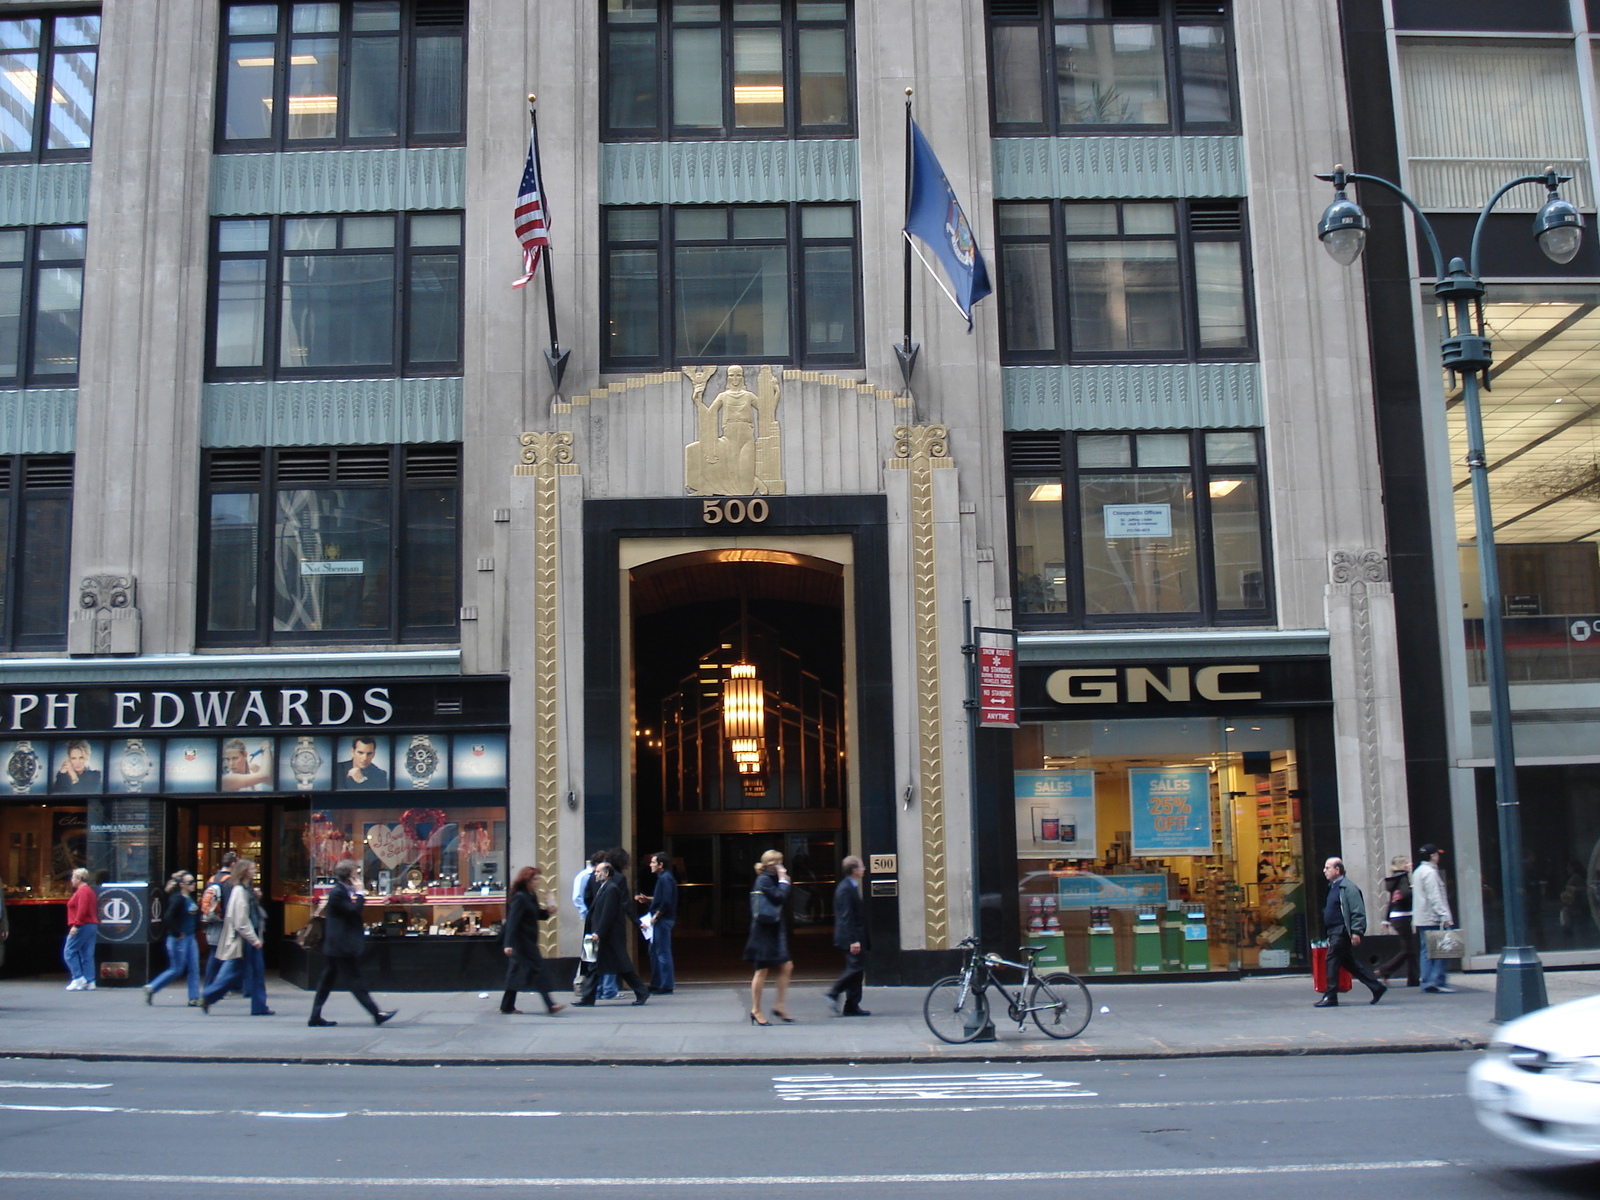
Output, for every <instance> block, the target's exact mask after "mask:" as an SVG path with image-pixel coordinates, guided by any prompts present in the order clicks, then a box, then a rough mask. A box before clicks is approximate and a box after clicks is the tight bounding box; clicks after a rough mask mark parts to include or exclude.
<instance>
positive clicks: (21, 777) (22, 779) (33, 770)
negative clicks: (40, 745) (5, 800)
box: [6, 742, 41, 796]
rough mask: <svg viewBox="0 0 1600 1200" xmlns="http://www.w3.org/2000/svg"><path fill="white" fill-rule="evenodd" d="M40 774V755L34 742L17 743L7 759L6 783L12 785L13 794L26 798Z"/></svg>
mask: <svg viewBox="0 0 1600 1200" xmlns="http://www.w3.org/2000/svg"><path fill="white" fill-rule="evenodd" d="M40 772H41V766H40V763H39V755H38V753H37V752H36V751H35V750H34V748H33V743H32V742H17V743H16V744H15V745H13V746H12V749H11V754H10V756H9V757H8V758H7V759H6V782H7V783H9V784H10V785H11V791H12V792H13V794H15V795H18V796H26V795H27V794H28V793H29V792H31V791H33V785H34V784H35V783H37V782H38V779H39V775H40Z"/></svg>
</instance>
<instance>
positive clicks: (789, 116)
mask: <svg viewBox="0 0 1600 1200" xmlns="http://www.w3.org/2000/svg"><path fill="white" fill-rule="evenodd" d="M715 2H717V3H720V5H721V15H720V16H719V17H718V18H717V20H716V21H710V20H703V21H680V22H674V21H673V19H672V3H671V0H659V3H658V5H657V9H656V20H655V24H654V25H653V26H652V25H650V24H649V23H648V22H642V21H641V22H615V23H614V22H612V21H610V20H609V19H608V18H607V8H606V4H605V0H601V3H600V140H601V142H603V143H604V142H663V141H666V142H704V141H773V140H784V139H790V138H807V139H811V138H853V137H855V136H857V121H858V114H857V104H856V66H855V59H856V41H855V15H856V14H855V9H856V0H842V3H843V4H844V6H845V15H844V17H843V19H842V20H811V21H803V20H801V19H800V17H799V15H798V13H797V11H796V9H795V3H794V0H776V2H777V3H779V4H780V6H781V9H782V11H781V12H780V13H779V16H778V19H777V20H762V21H739V22H735V21H734V19H733V9H734V5H735V2H736V0H715ZM643 28H653V29H654V30H655V36H656V48H655V59H656V76H655V82H656V97H657V101H656V103H657V114H656V123H655V126H654V127H653V128H633V129H613V128H612V125H611V31H612V30H613V29H620V30H631V29H643ZM675 28H681V29H693V28H698V29H711V28H717V29H720V30H721V33H722V49H721V62H722V64H723V70H724V74H723V86H722V125H721V127H720V128H713V127H711V126H685V125H675V124H673V121H672V87H673V78H674V63H673V53H672V31H673V30H674V29H675ZM735 28H738V29H773V28H776V29H780V30H781V31H782V36H783V80H784V84H783V86H784V120H783V123H782V124H781V125H775V126H769V127H765V128H757V129H740V128H739V127H738V126H737V125H736V123H735V119H734V102H733V73H732V69H733V61H734V59H733V39H734V30H735ZM824 29H827V30H832V29H838V30H842V31H843V33H844V67H845V93H846V96H847V99H848V104H849V115H848V116H847V118H846V119H845V121H844V122H843V123H841V124H837V125H805V124H802V123H801V120H800V100H799V96H800V50H799V46H800V36H799V35H800V31H801V30H824ZM791 97H793V99H791Z"/></svg>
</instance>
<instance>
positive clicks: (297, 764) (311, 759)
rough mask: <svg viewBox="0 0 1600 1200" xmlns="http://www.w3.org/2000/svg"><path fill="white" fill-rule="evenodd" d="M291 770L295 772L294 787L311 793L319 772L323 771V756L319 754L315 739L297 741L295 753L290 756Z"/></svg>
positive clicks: (304, 738)
mask: <svg viewBox="0 0 1600 1200" xmlns="http://www.w3.org/2000/svg"><path fill="white" fill-rule="evenodd" d="M289 769H290V770H291V771H293V772H294V786H295V787H297V788H298V789H299V790H300V791H302V792H309V791H310V790H311V788H312V785H313V784H315V783H316V781H317V772H318V771H319V770H321V769H322V755H320V754H318V753H317V744H316V741H315V740H314V739H312V738H309V737H302V738H298V739H296V741H295V746H294V753H293V754H291V755H290V756H289Z"/></svg>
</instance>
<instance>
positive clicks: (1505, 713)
mask: <svg viewBox="0 0 1600 1200" xmlns="http://www.w3.org/2000/svg"><path fill="white" fill-rule="evenodd" d="M1317 178H1318V179H1322V180H1326V181H1327V182H1329V183H1331V184H1333V188H1334V198H1333V203H1332V204H1330V205H1328V207H1327V209H1326V210H1324V212H1323V214H1322V219H1321V220H1320V221H1318V222H1317V237H1319V238H1320V239H1322V245H1323V247H1324V248H1325V249H1326V250H1327V251H1328V253H1329V254H1330V255H1331V256H1332V257H1333V260H1334V261H1335V262H1337V263H1339V264H1341V265H1342V266H1349V265H1350V264H1351V263H1353V262H1355V260H1356V259H1357V258H1359V257H1360V255H1361V251H1362V249H1363V248H1364V247H1365V245H1366V240H1367V216H1366V214H1365V213H1364V212H1362V211H1361V206H1360V205H1359V204H1357V203H1356V202H1355V201H1354V200H1351V199H1350V198H1349V197H1348V196H1346V195H1345V187H1346V186H1347V185H1348V184H1349V183H1350V182H1352V181H1359V182H1362V183H1375V184H1377V185H1379V186H1380V187H1386V188H1388V189H1389V190H1390V191H1391V192H1393V193H1394V194H1395V195H1397V196H1399V197H1400V199H1401V200H1402V201H1404V203H1405V205H1406V207H1407V208H1409V209H1410V210H1411V211H1412V213H1413V214H1414V215H1415V216H1416V218H1417V224H1418V225H1419V226H1420V227H1421V229H1422V232H1423V234H1424V235H1425V236H1426V238H1427V241H1428V249H1429V250H1430V251H1432V253H1433V275H1434V279H1435V280H1436V281H1437V282H1435V284H1434V285H1433V291H1434V295H1436V296H1438V297H1439V300H1440V302H1441V305H1442V308H1441V312H1440V319H1439V320H1440V341H1439V349H1440V357H1441V359H1442V361H1443V363H1444V369H1445V370H1446V371H1449V372H1451V373H1452V374H1454V375H1455V376H1456V377H1457V378H1458V379H1460V381H1461V407H1462V411H1463V413H1464V414H1465V416H1466V423H1467V467H1468V469H1469V471H1470V472H1471V477H1472V508H1473V514H1474V517H1475V519H1476V523H1477V541H1478V577H1479V579H1480V581H1481V582H1482V585H1483V634H1484V636H1483V642H1484V645H1483V651H1484V660H1485V664H1486V667H1487V674H1488V678H1489V724H1490V728H1491V729H1492V731H1493V734H1494V784H1495V810H1496V813H1497V815H1498V818H1499V826H1500V873H1501V878H1502V891H1503V893H1504V904H1505V933H1506V944H1505V946H1504V948H1502V950H1501V951H1500V961H1499V964H1498V966H1497V967H1496V971H1495V1004H1494V1016H1495V1020H1496V1021H1509V1020H1511V1019H1513V1018H1515V1017H1519V1016H1521V1015H1522V1014H1524V1013H1528V1012H1532V1011H1533V1010H1534V1009H1537V1008H1543V1007H1544V1006H1545V1005H1546V1004H1548V1003H1549V1001H1548V999H1547V998H1546V994H1545V986H1544V968H1543V966H1542V965H1541V964H1540V962H1539V956H1538V954H1537V953H1536V952H1535V951H1534V948H1533V947H1532V946H1531V945H1528V944H1527V943H1528V938H1527V935H1526V929H1525V927H1524V926H1525V923H1524V915H1525V914H1524V912H1523V908H1522V892H1523V878H1522V818H1521V815H1520V809H1519V808H1518V801H1517V766H1516V764H1517V760H1516V751H1515V748H1514V746H1513V742H1512V730H1511V691H1510V688H1509V687H1508V686H1507V683H1506V645H1505V629H1504V627H1503V624H1502V617H1503V615H1504V614H1503V613H1502V611H1501V601H1500V568H1499V563H1498V562H1497V560H1496V558H1495V547H1494V519H1493V517H1492V516H1491V514H1490V507H1489V467H1488V459H1487V458H1486V457H1485V455H1484V448H1483V417H1482V414H1481V413H1480V412H1479V410H1478V384H1479V377H1480V376H1481V377H1482V380H1483V386H1484V387H1488V385H1489V378H1488V376H1489V364H1490V362H1491V361H1493V354H1492V352H1491V348H1490V345H1489V338H1488V336H1487V333H1486V329H1485V327H1484V322H1483V293H1484V287H1483V281H1482V280H1481V279H1480V278H1479V277H1478V243H1479V240H1480V239H1481V238H1482V236H1483V227H1484V224H1485V222H1486V221H1487V220H1488V217H1489V213H1490V211H1491V210H1492V209H1493V208H1494V206H1495V205H1496V204H1498V203H1499V202H1500V198H1501V197H1502V196H1504V195H1505V194H1506V193H1507V192H1509V191H1510V190H1511V189H1512V188H1514V187H1519V186H1521V185H1522V184H1525V183H1542V184H1544V186H1545V188H1546V190H1547V192H1548V195H1547V197H1546V199H1545V203H1544V207H1543V208H1541V209H1540V210H1539V215H1538V216H1536V217H1535V218H1534V220H1533V236H1534V238H1535V240H1536V241H1538V243H1539V249H1540V250H1542V251H1543V252H1544V255H1545V257H1546V258H1548V259H1550V260H1551V261H1552V262H1557V263H1563V264H1565V263H1569V262H1571V261H1572V260H1573V258H1574V257H1575V256H1576V255H1577V253H1578V247H1579V246H1580V245H1581V244H1582V242H1583V217H1582V216H1581V215H1580V214H1579V212H1578V210H1577V209H1576V208H1574V207H1573V206H1572V205H1571V203H1569V202H1568V201H1566V200H1563V199H1562V198H1561V195H1560V192H1559V189H1560V186H1561V185H1562V184H1563V183H1566V182H1567V181H1568V180H1569V179H1570V178H1571V176H1569V175H1558V174H1556V170H1555V168H1554V167H1547V168H1546V169H1545V172H1544V174H1542V175H1522V176H1519V177H1518V178H1516V179H1513V180H1511V181H1510V182H1509V183H1506V184H1503V185H1502V186H1501V187H1500V189H1499V191H1497V192H1495V194H1494V195H1493V196H1491V197H1490V198H1489V202H1488V203H1487V204H1485V205H1484V206H1483V210H1482V211H1481V212H1480V213H1479V214H1478V223H1477V225H1476V226H1474V228H1473V231H1472V244H1471V249H1470V250H1469V257H1468V259H1467V261H1466V262H1462V260H1461V259H1459V258H1452V259H1451V260H1450V263H1449V265H1448V266H1446V265H1445V261H1444V257H1443V255H1441V254H1440V253H1439V239H1438V237H1436V236H1435V234H1434V231H1433V226H1432V225H1431V224H1429V222H1428V218H1427V217H1426V216H1424V215H1423V212H1422V210H1421V209H1420V208H1418V207H1417V202H1416V201H1415V200H1413V199H1412V198H1411V197H1410V196H1408V195H1406V193H1405V191H1404V190H1403V189H1401V188H1400V187H1398V186H1396V185H1395V184H1393V183H1390V182H1389V181H1388V180H1387V179H1382V178H1380V177H1379V176H1376V175H1358V174H1356V173H1354V172H1349V171H1346V170H1345V169H1344V168H1343V167H1342V166H1341V167H1335V168H1334V169H1333V173H1332V174H1331V175H1318V176H1317Z"/></svg>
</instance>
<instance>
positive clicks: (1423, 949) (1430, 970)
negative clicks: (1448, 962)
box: [1416, 925, 1445, 988]
mask: <svg viewBox="0 0 1600 1200" xmlns="http://www.w3.org/2000/svg"><path fill="white" fill-rule="evenodd" d="M1439 928H1441V927H1440V926H1438V925H1418V926H1417V927H1416V931H1417V960H1418V961H1419V962H1420V963H1421V964H1422V969H1421V972H1420V973H1421V977H1422V986H1423V987H1425V988H1431V987H1444V985H1445V984H1444V980H1445V969H1444V959H1442V958H1429V957H1428V930H1430V929H1439Z"/></svg>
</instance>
